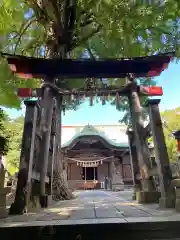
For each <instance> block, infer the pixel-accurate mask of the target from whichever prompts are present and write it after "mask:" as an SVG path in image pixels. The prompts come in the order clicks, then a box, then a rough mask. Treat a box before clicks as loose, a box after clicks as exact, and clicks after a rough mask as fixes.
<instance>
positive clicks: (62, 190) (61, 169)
mask: <svg viewBox="0 0 180 240" xmlns="http://www.w3.org/2000/svg"><path fill="white" fill-rule="evenodd" d="M61 103H62V97H61V96H59V97H57V112H56V118H57V119H56V120H57V121H56V122H57V125H56V128H57V130H56V153H55V159H54V169H53V170H54V171H53V187H52V190H53V199H54V200H68V199H71V198H72V197H73V195H72V193H71V191H70V190H69V189H68V183H67V177H66V168H65V165H66V164H65V163H64V159H63V158H62V152H61V108H62V106H61Z"/></svg>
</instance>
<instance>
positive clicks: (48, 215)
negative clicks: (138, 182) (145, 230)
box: [0, 190, 180, 226]
mask: <svg viewBox="0 0 180 240" xmlns="http://www.w3.org/2000/svg"><path fill="white" fill-rule="evenodd" d="M75 196H76V198H75V199H73V200H68V201H60V202H56V203H54V204H53V205H52V206H51V207H49V208H48V209H45V210H41V211H40V212H39V213H28V214H25V215H22V216H10V217H8V218H6V219H3V220H0V225H1V226H10V225H11V226H17V224H18V226H19V225H24V226H25V225H26V226H27V225H34V224H35V222H37V221H38V224H39V223H42V222H44V224H46V223H47V222H48V224H56V223H57V222H58V223H61V224H76V223H77V222H78V221H84V223H87V221H90V222H91V223H92V222H93V223H97V222H147V221H162V220H163V221H168V219H169V220H170V219H171V220H172V221H176V220H180V214H178V213H176V212H175V210H174V209H168V210H160V209H159V208H158V205H157V204H147V205H141V204H138V203H137V202H136V201H132V200H131V199H132V192H131V191H121V192H110V191H101V190H94V191H93V190H92V191H77V192H75Z"/></svg>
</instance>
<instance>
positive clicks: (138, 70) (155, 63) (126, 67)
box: [2, 53, 174, 207]
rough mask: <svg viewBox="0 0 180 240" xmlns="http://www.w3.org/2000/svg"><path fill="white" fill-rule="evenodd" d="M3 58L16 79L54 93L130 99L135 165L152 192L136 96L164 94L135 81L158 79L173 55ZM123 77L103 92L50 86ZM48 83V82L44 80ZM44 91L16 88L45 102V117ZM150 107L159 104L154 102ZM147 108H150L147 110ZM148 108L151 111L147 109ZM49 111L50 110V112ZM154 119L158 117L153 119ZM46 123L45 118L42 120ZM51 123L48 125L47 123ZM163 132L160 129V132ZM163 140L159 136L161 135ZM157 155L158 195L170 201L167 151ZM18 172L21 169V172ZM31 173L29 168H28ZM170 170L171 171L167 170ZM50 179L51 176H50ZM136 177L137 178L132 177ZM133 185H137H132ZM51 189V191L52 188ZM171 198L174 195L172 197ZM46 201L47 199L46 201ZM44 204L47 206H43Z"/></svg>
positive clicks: (46, 95)
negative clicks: (121, 83)
mask: <svg viewBox="0 0 180 240" xmlns="http://www.w3.org/2000/svg"><path fill="white" fill-rule="evenodd" d="M2 55H4V56H5V57H6V59H7V61H8V64H9V66H10V68H11V70H12V72H13V73H15V74H16V75H17V76H19V77H21V78H25V79H26V78H43V79H48V83H47V85H45V87H44V88H45V89H46V87H50V88H51V87H52V89H53V90H55V91H56V92H57V93H59V94H60V95H62V96H63V95H72V94H74V95H81V94H82V95H84V94H86V95H87V96H88V95H94V94H97V95H107V94H109V93H110V94H112V95H116V93H117V92H118V93H119V94H120V95H126V96H128V98H129V102H130V110H131V116H132V121H133V130H134V134H135V141H136V148H137V149H138V152H137V154H138V165H139V168H140V172H143V174H142V175H143V176H141V181H142V183H143V184H142V186H141V190H142V191H144V192H146V191H147V192H148V191H152V179H151V178H150V177H151V176H150V175H149V174H148V168H150V162H149V156H148V154H147V146H146V140H145V135H144V132H143V131H144V130H143V129H144V126H143V125H142V121H141V105H140V101H139V95H147V96H161V95H162V94H163V92H162V88H161V87H157V86H155V87H154V86H153V87H152V86H138V85H137V84H136V81H135V79H136V78H141V77H155V76H159V75H160V73H161V72H162V71H163V70H164V69H165V68H167V66H168V64H169V62H170V61H171V59H172V57H173V56H174V53H166V54H161V55H153V56H147V57H137V58H131V59H125V58H124V59H118V60H110V59H109V60H97V61H92V60H84V59H83V60H70V59H68V60H61V59H41V58H38V59H37V58H30V57H24V56H17V55H16V56H15V55H9V54H2ZM57 77H59V78H87V77H88V78H125V77H127V78H128V79H129V82H128V84H127V85H125V86H123V87H120V88H118V89H116V88H112V87H107V88H105V89H95V90H92V89H91V90H84V89H76V90H75V91H74V90H63V91H62V89H59V88H58V89H57V87H56V86H55V84H54V85H53V86H52V84H53V81H54V79H55V78H57ZM46 81H47V80H46ZM45 89H27V88H26V89H19V90H18V95H19V96H20V97H40V98H41V99H42V101H44V103H46V104H47V106H46V104H43V106H44V110H45V111H46V114H45V115H46V117H47V116H48V111H50V108H51V107H48V104H49V103H48V101H47V100H46V98H48V99H49V100H50V99H51V98H52V93H51V94H50V90H51V89H48V90H47V91H45ZM153 104H158V103H157V102H156V103H154V102H153ZM149 108H150V107H149ZM150 109H151V108H150ZM50 112H52V111H50ZM152 116H153V114H151V121H153V118H152ZM156 117H157V116H156ZM45 121H47V119H45ZM49 121H50V122H49ZM47 123H48V124H49V123H50V126H48V131H47V133H46V134H45V135H44V138H46V139H48V137H47V136H50V134H51V129H50V128H51V123H52V119H51V120H50V119H49V120H48V121H47ZM161 130H162V129H161ZM152 131H153V132H154V134H153V137H154V138H156V131H157V129H156V128H155V125H153V127H152ZM161 138H162V136H161ZM161 140H162V141H161V142H163V139H161ZM47 146H49V145H48V144H45V145H44V146H41V152H43V151H44V152H46V151H45V150H46V148H47ZM158 151H159V152H160V153H161V154H160V155H161V160H160V163H161V164H162V167H161V169H160V173H159V174H160V175H161V178H162V181H161V196H162V197H163V199H164V198H169V192H170V191H169V189H170V188H171V182H168V183H167V181H166V182H164V180H163V179H164V175H165V171H164V170H162V169H164V168H166V171H167V168H168V169H169V166H168V161H167V158H168V157H167V151H166V153H165V155H162V151H164V149H162V148H161V146H160V147H159V148H158V149H157V152H158ZM162 156H163V157H165V159H166V166H164V165H163V162H162ZM131 158H132V165H133V164H134V163H135V161H134V160H133V158H134V156H131ZM41 160H42V164H43V166H42V168H43V169H44V170H43V171H46V173H45V172H40V176H43V177H40V184H41V186H42V187H41V189H40V195H41V199H44V200H43V201H42V200H41V203H42V204H41V205H42V207H45V206H47V196H46V195H47V193H46V192H45V179H44V177H45V176H44V175H46V174H47V165H48V156H45V155H43V159H41ZM20 171H21V169H20ZM31 171H32V169H31ZM168 171H170V169H169V170H168ZM50 177H51V178H52V177H53V176H50ZM135 178H136V176H135ZM134 184H135V185H136V183H134ZM51 190H52V189H51ZM50 194H52V191H50ZM172 196H173V194H172ZM45 199H46V200H45ZM43 202H46V203H43ZM164 204H165V205H167V204H166V201H164Z"/></svg>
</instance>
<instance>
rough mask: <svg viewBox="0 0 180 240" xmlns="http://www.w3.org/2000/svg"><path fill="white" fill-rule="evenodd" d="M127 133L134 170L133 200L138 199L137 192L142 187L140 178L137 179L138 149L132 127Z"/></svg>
mask: <svg viewBox="0 0 180 240" xmlns="http://www.w3.org/2000/svg"><path fill="white" fill-rule="evenodd" d="M126 134H127V135H128V142H129V153H130V162H131V172H132V180H133V185H134V192H133V200H136V192H138V191H140V188H141V186H140V179H137V176H138V175H139V176H140V174H139V164H138V157H137V149H136V144H135V136H134V131H133V130H132V129H128V130H127V132H126Z"/></svg>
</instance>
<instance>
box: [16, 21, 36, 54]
mask: <svg viewBox="0 0 180 240" xmlns="http://www.w3.org/2000/svg"><path fill="white" fill-rule="evenodd" d="M36 21H37V19H36V18H32V19H30V20H28V21H27V22H26V23H23V26H22V27H21V28H20V30H21V32H19V37H18V40H17V43H16V45H15V48H14V54H15V53H16V50H17V47H18V45H19V44H20V42H21V38H22V36H23V35H24V34H25V32H26V31H27V29H28V28H29V27H30V26H31V24H33V23H34V22H36Z"/></svg>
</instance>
